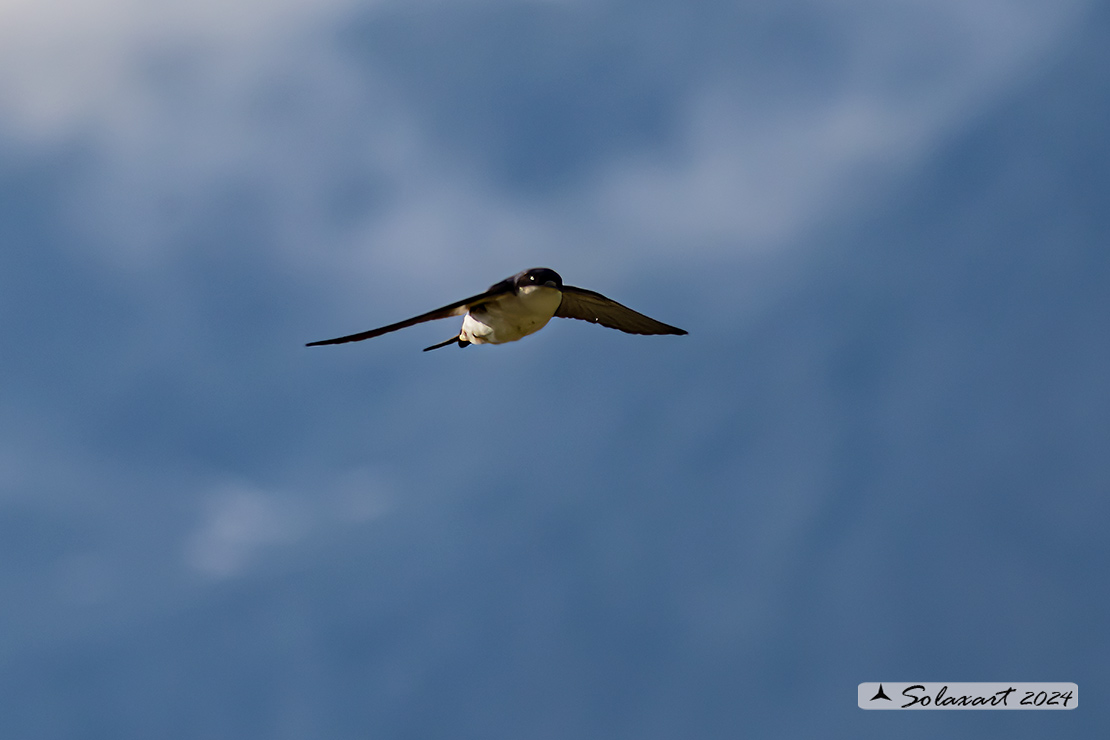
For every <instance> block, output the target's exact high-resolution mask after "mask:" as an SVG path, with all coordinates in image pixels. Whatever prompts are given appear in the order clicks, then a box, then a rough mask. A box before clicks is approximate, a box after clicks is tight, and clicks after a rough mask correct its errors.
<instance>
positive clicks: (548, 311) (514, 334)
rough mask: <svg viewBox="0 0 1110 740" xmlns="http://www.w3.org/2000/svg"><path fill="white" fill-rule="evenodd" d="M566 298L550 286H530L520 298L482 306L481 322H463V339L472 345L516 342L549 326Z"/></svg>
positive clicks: (509, 297) (470, 317)
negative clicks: (548, 323) (549, 322)
mask: <svg viewBox="0 0 1110 740" xmlns="http://www.w3.org/2000/svg"><path fill="white" fill-rule="evenodd" d="M562 299H563V295H562V293H560V292H559V291H558V290H557V289H556V288H550V287H548V286H546V285H527V286H525V287H522V288H521V289H520V292H519V293H518V294H508V295H504V296H501V297H499V298H497V299H496V300H494V301H490V302H489V303H485V304H483V305H482V309H484V310H482V311H479V312H478V318H476V317H475V316H474V313H473V312H472V313H468V314H467V315H466V316H465V317H464V318H463V323H462V330H461V331H460V332H459V338H460V339H462V340H463V341H465V342H470V343H471V344H504V343H505V342H515V341H516V340H518V339H520V338H522V337H526V336H528V335H529V334H532V333H533V332H537V331H539V330H540V329H542V328H543V327H544V326H546V325H547V322H548V321H550V320H551V317H552V316H554V315H555V311H556V310H557V309H558V308H559V303H560V302H561V301H562Z"/></svg>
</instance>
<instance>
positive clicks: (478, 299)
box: [305, 267, 686, 352]
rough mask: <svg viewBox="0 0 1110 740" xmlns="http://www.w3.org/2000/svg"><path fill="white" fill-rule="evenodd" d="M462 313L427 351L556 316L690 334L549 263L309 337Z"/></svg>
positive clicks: (515, 334) (498, 337)
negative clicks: (399, 313)
mask: <svg viewBox="0 0 1110 740" xmlns="http://www.w3.org/2000/svg"><path fill="white" fill-rule="evenodd" d="M450 316H462V317H463V322H462V329H460V331H459V333H458V334H456V335H455V336H453V337H451V338H450V339H448V340H447V341H445V342H440V343H439V344H433V345H432V346H431V347H426V348H425V349H424V351H425V352H427V351H428V350H432V349H439V348H440V347H446V346H447V345H449V344H452V343H456V342H457V343H458V345H459V346H460V347H466V346H468V345H471V344H504V343H505V342H515V341H517V340H518V339H521V338H522V337H526V336H528V335H529V334H532V333H534V332H537V331H539V330H540V329H542V328H543V327H544V326H546V325H547V322H548V321H550V320H551V318H552V317H553V316H559V317H561V318H564V319H581V320H583V321H589V322H591V323H594V324H601V325H602V326H607V327H609V328H610V329H619V330H620V331H623V332H626V333H628V334H685V333H686V332H685V331H683V330H682V329H679V328H677V327H674V326H670V325H668V324H664V323H663V322H661V321H656V320H655V319H652V318H649V317H647V316H644V315H643V314H642V313H638V312H636V311H633V310H632V309H631V308H628V307H627V306H622V305H621V304H619V303H617V302H616V301H614V300H611V299H609V298H606V297H605V296H603V295H601V294H600V293H595V292H593V291H592V290H586V289H584V288H575V287H573V286H570V285H563V279H562V278H561V277H559V273H557V272H555V271H554V270H551V269H548V268H546V267H534V268H532V269H531V270H525V271H524V272H518V273H517V274H516V275H513V276H512V277H509V278H505V279H504V280H502V281H501V282H499V283H496V284H494V285H492V286H490V289H489V290H487V291H486V292H485V293H479V294H478V295H475V296H471V297H470V298H464V299H463V300H461V301H456V302H454V303H451V304H449V305H447V306H444V307H443V308H437V309H436V310H434V311H429V312H428V313H424V314H420V315H419V316H414V317H413V318H411V319H405V320H404V321H398V322H397V323H396V324H390V325H389V326H383V327H380V328H378V329H371V330H370V331H364V332H360V333H358V334H349V335H347V336H345V337H336V338H335V339H325V340H323V341H319V342H309V343H308V344H307V345H305V346H307V347H316V346H319V345H322V344H343V343H344V342H359V341H362V340H363V339H371V338H373V337H378V336H381V335H382V334H388V333H389V332H391V331H397V330H398V329H404V328H406V327H409V326H413V325H415V324H421V323H423V322H425V321H434V320H436V319H446V318H448V317H450Z"/></svg>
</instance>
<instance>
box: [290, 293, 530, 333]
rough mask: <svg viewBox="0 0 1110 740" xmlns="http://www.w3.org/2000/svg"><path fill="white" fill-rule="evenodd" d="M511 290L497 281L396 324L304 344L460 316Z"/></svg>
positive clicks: (394, 329)
mask: <svg viewBox="0 0 1110 740" xmlns="http://www.w3.org/2000/svg"><path fill="white" fill-rule="evenodd" d="M512 290H513V286H512V284H511V283H509V282H508V281H502V282H500V283H497V285H494V286H493V287H491V288H490V289H489V290H487V291H486V292H485V293H479V294H478V295H473V296H470V297H469V298H463V299H462V300H461V301H455V302H454V303H452V304H449V305H447V306H443V307H442V308H437V309H436V310H434V311H429V312H428V313H422V314H420V315H419V316H413V317H412V318H411V319H405V320H404V321H398V322H397V323H396V324H390V325H389V326H382V327H379V328H377V329H371V330H370V331H364V332H360V333H358V334H348V335H347V336H345V337H336V338H335V339H324V340H321V341H319V342H309V343H308V344H306V345H305V346H306V347H318V346H320V345H322V344H343V343H345V342H361V341H362V340H363V339H373V338H374V337H380V336H381V335H382V334H388V333H389V332H391V331H397V330H398V329H405V328H407V327H410V326H414V325H416V324H422V323H424V322H425V321H435V320H436V319H446V318H449V317H451V316H462V315H464V314H465V313H466V312H467V311H469V310H470V309H472V308H474V307H475V306H479V305H481V304H483V303H488V302H489V301H492V300H494V299H496V298H499V297H500V296H503V295H505V294H506V293H511V292H512Z"/></svg>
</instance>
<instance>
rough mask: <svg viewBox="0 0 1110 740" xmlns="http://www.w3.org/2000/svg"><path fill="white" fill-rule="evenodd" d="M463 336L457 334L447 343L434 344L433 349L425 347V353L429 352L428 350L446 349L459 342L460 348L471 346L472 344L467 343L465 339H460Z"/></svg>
mask: <svg viewBox="0 0 1110 740" xmlns="http://www.w3.org/2000/svg"><path fill="white" fill-rule="evenodd" d="M461 336H462V335H461V334H456V335H455V336H453V337H451V338H450V339H448V340H447V341H446V342H440V343H439V344H433V345H432V346H431V347H425V348H424V351H425V352H427V351H428V350H432V349H439V348H440V347H446V346H447V345H449V344H451V343H452V342H458V343H459V346H460V347H466V346H467V345H469V344H470V342H468V341H466V340H465V339H460V338H459V337H461Z"/></svg>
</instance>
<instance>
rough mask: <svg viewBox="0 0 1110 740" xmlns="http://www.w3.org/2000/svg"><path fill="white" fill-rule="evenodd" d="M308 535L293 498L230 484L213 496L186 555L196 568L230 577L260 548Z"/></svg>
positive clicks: (190, 541)
mask: <svg viewBox="0 0 1110 740" xmlns="http://www.w3.org/2000/svg"><path fill="white" fill-rule="evenodd" d="M303 534H304V523H303V520H302V519H301V517H298V516H297V512H295V511H294V509H293V507H292V505H291V504H290V502H288V501H283V500H281V499H279V498H277V497H275V496H273V495H268V494H266V493H264V492H262V491H260V490H257V489H254V488H251V487H246V486H240V485H225V486H222V487H221V488H220V489H218V490H216V491H214V492H213V493H212V494H211V495H210V497H209V499H208V502H207V511H206V512H205V515H204V521H203V522H202V524H201V525H200V527H199V528H198V529H197V530H196V531H195V532H193V534H192V535H191V536H190V537H189V541H188V543H187V546H186V557H187V560H188V563H189V565H190V566H191V567H192V568H193V569H195V570H196V571H198V572H200V573H202V574H205V575H209V576H213V577H217V578H226V577H230V576H234V575H237V574H239V573H240V572H242V571H243V570H244V569H245V568H246V567H247V566H248V565H250V563H251V560H252V559H253V558H254V557H256V556H257V555H258V554H259V551H260V550H262V549H264V548H266V547H272V546H274V545H280V544H288V543H291V542H294V541H296V540H297V539H299V538H300V537H301V536H303Z"/></svg>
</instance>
